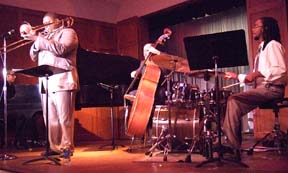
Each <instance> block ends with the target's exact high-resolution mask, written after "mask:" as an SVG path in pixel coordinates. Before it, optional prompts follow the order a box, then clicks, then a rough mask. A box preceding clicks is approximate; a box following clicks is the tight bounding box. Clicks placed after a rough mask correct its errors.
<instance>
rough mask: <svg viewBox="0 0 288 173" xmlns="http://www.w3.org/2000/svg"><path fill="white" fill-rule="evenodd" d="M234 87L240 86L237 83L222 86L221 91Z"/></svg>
mask: <svg viewBox="0 0 288 173" xmlns="http://www.w3.org/2000/svg"><path fill="white" fill-rule="evenodd" d="M236 85H240V82H237V83H234V84H231V85H227V86H224V87H223V89H227V88H230V87H233V86H236Z"/></svg>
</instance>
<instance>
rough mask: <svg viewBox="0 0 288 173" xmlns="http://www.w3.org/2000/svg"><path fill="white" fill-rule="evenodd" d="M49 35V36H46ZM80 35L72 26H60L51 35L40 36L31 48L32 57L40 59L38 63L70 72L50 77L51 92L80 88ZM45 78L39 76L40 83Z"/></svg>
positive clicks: (35, 59)
mask: <svg viewBox="0 0 288 173" xmlns="http://www.w3.org/2000/svg"><path fill="white" fill-rule="evenodd" d="M46 37H47V38H46ZM77 48H78V37H77V34H76V32H75V31H74V30H73V29H72V28H63V27H61V28H58V29H57V30H55V32H53V33H52V34H51V35H49V36H45V38H44V37H43V36H38V37H37V39H36V40H35V42H34V43H33V45H32V46H31V48H30V57H31V59H32V60H33V61H37V60H38V65H50V66H54V67H59V68H62V69H66V70H70V71H69V72H65V73H60V74H55V75H53V76H50V77H49V80H48V90H49V92H57V91H67V90H78V89H79V80H78V73H77V68H76V66H77V64H76V56H77ZM43 80H45V78H43V77H41V78H39V82H40V84H42V82H43V83H44V87H45V81H43Z"/></svg>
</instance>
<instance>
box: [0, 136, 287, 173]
mask: <svg viewBox="0 0 288 173" xmlns="http://www.w3.org/2000/svg"><path fill="white" fill-rule="evenodd" d="M129 143H130V141H127V140H126V141H116V144H123V145H125V146H124V147H120V146H119V147H117V148H116V149H115V150H112V147H109V146H108V147H104V148H103V149H99V146H101V145H103V144H108V145H109V144H111V141H95V142H86V143H80V144H77V145H76V148H75V152H74V155H73V157H72V158H71V162H70V163H69V164H66V165H61V166H57V165H55V164H54V163H53V162H51V161H48V160H46V161H38V162H33V163H29V164H26V165H23V163H24V162H25V161H28V160H31V159H35V158H39V157H40V153H41V152H42V151H44V150H45V148H42V147H41V148H30V149H29V150H16V149H14V148H13V147H8V150H7V152H4V151H3V150H2V154H3V152H4V153H7V154H9V155H15V156H17V158H16V159H14V160H5V161H0V173H6V172H7V173H9V172H23V173H30V172H31V173H66V172H67V173H98V172H99V173H116V172H117V173H130V172H137V173H146V172H147V173H198V172H201V173H212V172H213V173H226V172H227V173H228V172H229V173H231V172H233V173H235V172H239V173H244V172H247V173H258V172H259V173H284V172H285V173H287V172H288V154H287V153H284V154H279V153H277V152H275V151H266V152H263V151H262V152H256V151H255V152H254V154H253V155H247V154H246V153H242V162H243V163H245V164H247V165H248V166H249V167H248V168H244V167H241V166H239V165H238V164H235V163H233V162H226V161H225V160H222V161H223V162H222V163H223V165H218V163H219V162H218V161H217V162H212V163H209V164H206V165H204V166H202V167H200V168H197V167H196V165H197V164H199V163H201V162H202V161H205V160H206V158H204V157H203V156H202V155H200V154H192V157H191V158H192V162H191V163H186V162H183V161H184V160H185V158H186V156H187V153H186V152H185V151H184V152H173V153H169V154H168V160H167V161H165V162H164V161H163V155H162V154H156V155H154V156H152V157H149V156H146V155H145V152H146V151H148V150H149V147H143V145H142V144H141V143H140V142H137V143H138V144H135V145H133V148H130V149H131V151H129V152H128V149H129V147H130V146H129ZM253 143H254V140H253V138H252V137H251V135H245V136H244V144H243V146H244V147H247V146H251V145H252V144H253ZM215 154H217V153H215ZM224 158H225V156H224Z"/></svg>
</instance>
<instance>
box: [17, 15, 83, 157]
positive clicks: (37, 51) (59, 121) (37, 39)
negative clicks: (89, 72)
mask: <svg viewBox="0 0 288 173" xmlns="http://www.w3.org/2000/svg"><path fill="white" fill-rule="evenodd" d="M43 26H44V32H42V33H40V34H36V32H35V31H33V30H32V29H31V28H29V27H27V25H26V26H25V25H24V26H23V27H22V28H21V27H20V32H21V36H22V37H23V38H24V39H25V40H31V41H34V43H33V44H32V46H31V48H30V57H31V59H32V61H38V65H39V66H40V65H50V66H54V67H58V68H62V69H65V70H69V71H68V72H64V73H60V74H55V75H53V76H50V77H49V82H48V88H49V91H48V94H47V95H48V122H49V123H48V131H49V135H48V138H49V144H50V150H49V152H48V153H47V151H45V152H43V153H41V155H43V156H50V155H62V154H63V153H64V152H68V153H69V154H70V156H72V155H73V150H74V140H73V134H74V117H73V112H74V105H75V104H74V103H75V93H76V91H77V90H78V89H79V84H78V73H77V69H76V55H77V48H78V37H77V33H76V32H75V30H73V29H72V28H68V27H66V26H64V25H63V22H61V20H59V18H58V16H57V15H56V14H55V13H46V14H45V15H44V17H43ZM44 84H45V77H40V78H39V86H41V87H39V88H42V86H43V87H46V86H45V85H44ZM41 98H42V108H43V116H44V120H45V115H46V110H45V109H44V108H45V105H46V100H45V94H43V93H42V96H41ZM45 123H46V122H45ZM46 125H47V123H46ZM65 154H67V153H65Z"/></svg>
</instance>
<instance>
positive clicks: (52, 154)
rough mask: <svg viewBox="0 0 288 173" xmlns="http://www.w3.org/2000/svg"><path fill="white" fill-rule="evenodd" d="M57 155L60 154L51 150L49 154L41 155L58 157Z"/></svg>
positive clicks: (43, 154)
mask: <svg viewBox="0 0 288 173" xmlns="http://www.w3.org/2000/svg"><path fill="white" fill-rule="evenodd" d="M57 155H60V153H58V152H56V151H53V150H49V151H48V152H47V151H44V152H42V153H41V156H57Z"/></svg>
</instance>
